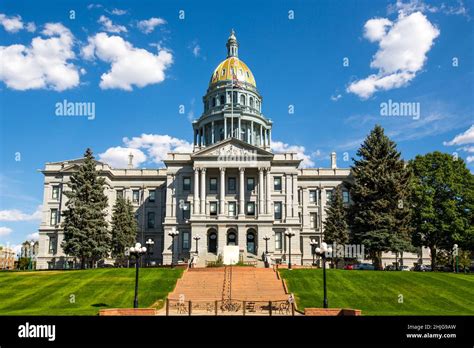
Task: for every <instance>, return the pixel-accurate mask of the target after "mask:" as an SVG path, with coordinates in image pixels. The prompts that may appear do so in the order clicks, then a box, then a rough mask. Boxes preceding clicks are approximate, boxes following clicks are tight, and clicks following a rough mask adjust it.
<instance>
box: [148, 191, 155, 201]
mask: <svg viewBox="0 0 474 348" xmlns="http://www.w3.org/2000/svg"><path fill="white" fill-rule="evenodd" d="M155 198H156V191H155V190H150V192H149V194H148V201H150V202H151V203H153V202H154V201H155Z"/></svg>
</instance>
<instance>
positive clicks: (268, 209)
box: [265, 168, 272, 214]
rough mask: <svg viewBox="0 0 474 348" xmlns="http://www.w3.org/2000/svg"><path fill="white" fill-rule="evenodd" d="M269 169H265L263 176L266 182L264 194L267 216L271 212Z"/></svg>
mask: <svg viewBox="0 0 474 348" xmlns="http://www.w3.org/2000/svg"><path fill="white" fill-rule="evenodd" d="M270 170H271V169H270V168H267V169H266V170H265V175H266V181H267V192H266V196H267V197H266V201H267V209H266V213H267V214H271V213H272V212H271V210H272V207H271V202H272V200H271V192H272V180H271V175H270Z"/></svg>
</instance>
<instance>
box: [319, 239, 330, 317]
mask: <svg viewBox="0 0 474 348" xmlns="http://www.w3.org/2000/svg"><path fill="white" fill-rule="evenodd" d="M326 253H332V248H331V247H328V245H327V244H326V243H325V242H322V243H321V247H320V248H316V254H317V255H318V256H321V257H322V259H323V286H324V300H323V307H324V308H328V294H327V288H326Z"/></svg>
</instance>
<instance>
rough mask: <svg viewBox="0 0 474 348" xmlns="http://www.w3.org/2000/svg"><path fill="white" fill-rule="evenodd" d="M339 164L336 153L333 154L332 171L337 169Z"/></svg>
mask: <svg viewBox="0 0 474 348" xmlns="http://www.w3.org/2000/svg"><path fill="white" fill-rule="evenodd" d="M336 168H337V164H336V153H335V152H331V169H336Z"/></svg>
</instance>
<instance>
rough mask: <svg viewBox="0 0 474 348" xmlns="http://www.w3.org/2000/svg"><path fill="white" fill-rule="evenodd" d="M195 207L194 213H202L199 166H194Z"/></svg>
mask: <svg viewBox="0 0 474 348" xmlns="http://www.w3.org/2000/svg"><path fill="white" fill-rule="evenodd" d="M193 184H194V207H193V215H197V214H199V213H200V211H199V168H197V167H196V168H194V183H193Z"/></svg>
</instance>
